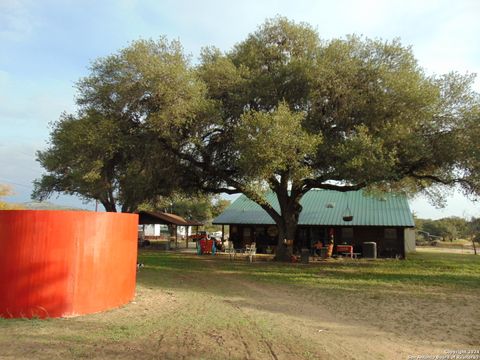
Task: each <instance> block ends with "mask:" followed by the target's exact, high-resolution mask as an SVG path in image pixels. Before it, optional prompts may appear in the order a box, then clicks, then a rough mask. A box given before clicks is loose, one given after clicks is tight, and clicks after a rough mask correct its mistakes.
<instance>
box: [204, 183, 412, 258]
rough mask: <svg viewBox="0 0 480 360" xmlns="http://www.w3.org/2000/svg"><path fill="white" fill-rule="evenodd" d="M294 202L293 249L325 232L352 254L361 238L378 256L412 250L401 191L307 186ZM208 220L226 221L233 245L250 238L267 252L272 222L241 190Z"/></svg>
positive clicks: (272, 198)
mask: <svg viewBox="0 0 480 360" xmlns="http://www.w3.org/2000/svg"><path fill="white" fill-rule="evenodd" d="M267 200H268V202H269V203H270V204H271V205H272V206H273V207H274V208H275V209H276V210H277V211H279V205H278V201H277V198H276V195H275V194H274V193H270V194H268V195H267ZM300 204H301V205H302V212H301V213H300V218H299V223H298V228H297V235H296V237H295V239H294V243H293V247H294V251H296V252H299V251H300V249H302V248H308V249H313V246H314V244H315V243H317V242H322V243H323V244H324V245H326V244H327V242H328V239H329V237H330V236H331V235H333V237H334V243H335V245H340V244H346V245H353V249H354V252H356V253H361V252H362V244H363V243H364V242H375V243H376V244H377V254H378V256H379V257H402V258H404V257H405V254H406V253H407V252H410V251H414V250H415V232H414V229H413V228H414V226H415V224H414V220H413V216H412V212H411V211H410V207H409V205H408V201H407V198H406V197H405V196H404V195H400V194H383V195H381V196H379V195H369V194H366V193H365V192H364V191H362V190H359V191H351V192H345V193H342V192H338V191H331V190H320V189H313V190H310V191H309V192H308V193H306V194H305V195H304V196H303V198H302V199H301V201H300ZM213 224H218V225H224V226H225V225H228V226H229V233H230V240H231V241H232V242H233V244H234V247H235V248H243V247H245V246H246V245H249V244H251V243H252V242H255V243H256V245H257V248H258V251H259V252H270V251H273V250H274V248H275V246H276V245H277V243H278V229H277V226H276V225H275V222H274V221H273V220H272V218H271V217H270V216H269V215H268V214H267V213H266V212H265V210H263V209H262V208H261V207H260V206H259V205H258V204H256V203H255V202H253V201H251V200H250V199H248V198H247V197H246V196H244V195H241V196H240V197H239V198H237V199H236V200H235V201H234V202H233V203H232V204H231V205H230V206H229V207H228V208H227V209H225V211H224V212H223V213H222V214H220V215H219V216H218V217H216V218H215V219H214V220H213Z"/></svg>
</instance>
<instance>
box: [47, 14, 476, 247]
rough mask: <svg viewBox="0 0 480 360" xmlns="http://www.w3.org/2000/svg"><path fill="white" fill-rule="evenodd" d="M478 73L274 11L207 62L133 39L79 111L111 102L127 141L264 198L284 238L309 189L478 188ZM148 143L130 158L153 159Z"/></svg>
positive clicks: (187, 172) (95, 70)
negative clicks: (433, 71)
mask: <svg viewBox="0 0 480 360" xmlns="http://www.w3.org/2000/svg"><path fill="white" fill-rule="evenodd" d="M472 82H473V76H469V75H466V76H464V75H460V74H457V73H451V74H447V75H441V76H436V75H435V76H429V75H427V74H425V71H424V70H423V69H422V68H421V67H420V66H419V65H418V63H417V61H416V60H415V57H414V56H413V53H412V51H411V49H410V48H409V47H405V46H403V45H402V44H401V43H400V42H399V41H398V40H393V41H382V40H371V39H366V38H362V37H357V36H349V37H346V38H345V39H333V40H330V41H323V40H321V39H320V37H319V35H318V34H317V32H316V31H315V30H314V29H312V27H311V26H309V25H308V24H304V23H300V24H297V23H294V22H292V21H289V20H287V19H285V18H282V17H277V18H275V19H272V20H268V21H266V22H265V23H264V24H263V25H262V26H260V27H259V28H258V30H257V31H255V32H254V33H252V34H250V35H249V36H248V37H247V38H246V39H245V40H244V41H242V42H240V43H238V44H237V45H236V46H235V47H234V48H233V49H232V50H231V51H228V52H225V53H223V52H221V51H220V50H218V49H215V48H205V49H204V50H203V51H202V55H201V58H200V61H199V63H198V65H196V66H192V65H191V64H190V63H189V62H188V59H187V58H186V57H185V56H184V55H183V52H182V49H181V47H180V45H179V44H178V43H177V42H171V43H168V42H167V41H166V40H165V39H161V40H160V41H158V42H154V41H143V40H142V41H138V42H135V43H133V44H132V45H131V46H129V47H128V48H126V49H124V50H121V51H120V52H119V53H118V54H116V55H113V56H110V57H107V58H104V59H100V60H98V61H97V62H95V63H94V65H93V67H92V69H91V75H90V76H88V77H86V78H85V79H83V80H81V81H80V82H79V97H78V104H79V105H80V115H79V116H89V115H88V114H90V111H94V113H95V114H97V113H98V114H100V116H101V117H102V118H105V119H107V120H108V121H112V122H113V123H114V124H115V126H114V127H115V129H119V131H121V134H122V135H121V138H122V139H124V140H125V141H126V142H127V143H128V139H130V138H131V137H132V136H135V135H137V134H138V138H139V139H141V140H139V141H140V143H141V144H147V143H148V144H150V145H149V146H153V147H154V148H155V149H161V152H162V153H163V154H167V156H171V158H172V159H174V160H172V161H171V162H170V164H173V165H172V166H174V167H175V169H177V170H178V172H176V173H175V177H176V178H177V179H179V184H177V185H178V186H180V187H184V188H186V187H190V188H194V189H196V190H198V191H202V192H207V193H221V192H226V193H230V194H231V193H244V194H245V195H246V196H248V197H249V198H250V199H252V200H254V201H256V202H257V203H258V204H260V205H261V206H262V207H263V209H264V210H265V211H267V213H268V214H269V215H270V216H271V217H272V219H273V220H274V221H275V222H276V223H277V225H278V228H279V234H280V235H279V240H280V241H281V240H283V238H289V239H292V238H294V236H295V232H296V227H297V223H298V217H299V214H300V212H301V206H300V199H301V198H302V196H303V195H304V194H305V193H306V192H307V191H309V190H310V189H312V188H323V189H334V190H338V191H350V190H356V189H360V188H368V189H374V190H375V189H381V190H393V191H399V190H401V191H406V192H407V193H410V194H413V193H416V192H419V191H428V192H430V193H431V194H435V193H438V191H435V190H438V186H443V187H453V186H458V187H460V188H461V189H463V190H464V192H465V193H467V194H472V195H475V194H478V193H479V192H480V191H479V190H480V186H479V184H480V181H479V174H480V172H479V171H478V170H480V166H479V165H480V164H479V160H478V159H479V158H480V157H479V155H480V150H479V142H478V141H477V139H478V135H480V122H479V120H480V101H479V95H478V94H477V93H475V92H474V91H473V90H472ZM86 114H87V115H86ZM139 129H140V130H139ZM115 131H117V130H115ZM120 147H121V148H123V145H120ZM48 151H49V150H47V152H48ZM120 152H121V153H125V151H120ZM159 152H160V150H159ZM146 153H149V152H141V151H140V152H139V153H138V154H139V155H136V154H131V152H129V154H131V155H132V157H130V158H129V157H125V158H123V160H122V162H124V163H126V164H129V163H130V161H139V162H140V163H142V164H143V163H144V162H143V160H142V159H143V158H144V157H145V154H146ZM41 159H42V157H40V160H41ZM133 159H135V160H133ZM147 167H148V166H147ZM47 170H48V169H47ZM48 171H50V174H56V171H55V170H54V171H53V172H52V171H51V170H48ZM84 173H86V172H84ZM158 179H159V178H155V177H154V176H153V177H152V176H148V177H146V181H147V182H148V183H149V184H152V185H151V188H152V189H156V188H162V187H164V184H163V183H162V181H160V180H158ZM134 188H136V187H135V184H134V183H133V186H132V187H131V189H134ZM56 190H61V188H57V189H56ZM432 190H433V191H432ZM267 191H273V192H274V193H275V194H276V196H277V198H278V201H279V205H280V211H276V210H275V209H273V208H272V207H271V206H270V205H269V204H268V203H267V202H266V200H265V194H266V192H267ZM119 193H122V191H121V190H119Z"/></svg>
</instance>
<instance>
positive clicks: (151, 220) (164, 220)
mask: <svg viewBox="0 0 480 360" xmlns="http://www.w3.org/2000/svg"><path fill="white" fill-rule="evenodd" d="M138 216H139V224H166V225H170V224H172V225H177V226H201V225H203V224H202V223H200V222H198V221H193V220H186V219H184V218H183V217H181V216H179V215H175V214H170V213H165V212H151V211H139V212H138Z"/></svg>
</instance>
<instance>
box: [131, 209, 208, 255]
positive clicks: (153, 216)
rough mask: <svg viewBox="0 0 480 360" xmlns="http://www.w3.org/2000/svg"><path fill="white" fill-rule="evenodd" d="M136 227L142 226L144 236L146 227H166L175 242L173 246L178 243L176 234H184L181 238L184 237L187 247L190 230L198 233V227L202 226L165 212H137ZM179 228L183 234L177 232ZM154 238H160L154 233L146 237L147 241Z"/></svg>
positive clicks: (196, 222)
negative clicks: (192, 229) (193, 229)
mask: <svg viewBox="0 0 480 360" xmlns="http://www.w3.org/2000/svg"><path fill="white" fill-rule="evenodd" d="M138 225H140V226H142V228H143V234H144V235H146V234H145V230H146V226H155V225H166V226H168V228H169V229H170V231H169V232H170V234H171V235H172V236H173V238H174V240H175V245H177V242H178V234H179V233H181V234H184V235H183V236H185V240H186V244H187V247H188V236H189V235H190V234H191V232H190V229H191V228H192V227H195V228H196V231H197V232H198V227H199V226H202V225H203V224H202V223H200V222H198V221H193V220H186V219H184V218H183V217H181V216H179V215H176V214H170V213H165V212H151V211H139V212H138ZM181 228H183V229H184V231H183V232H181V231H179V229H181ZM154 231H155V230H154ZM159 235H160V234H159ZM155 238H159V239H160V238H161V236H156V234H155V233H154V234H153V235H151V236H148V237H146V239H147V240H150V239H155Z"/></svg>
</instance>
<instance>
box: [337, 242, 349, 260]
mask: <svg viewBox="0 0 480 360" xmlns="http://www.w3.org/2000/svg"><path fill="white" fill-rule="evenodd" d="M337 254H342V255H346V256H350V258H351V259H353V246H352V245H337Z"/></svg>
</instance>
